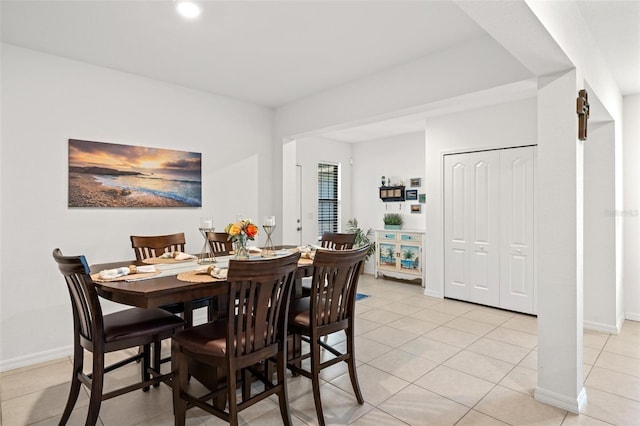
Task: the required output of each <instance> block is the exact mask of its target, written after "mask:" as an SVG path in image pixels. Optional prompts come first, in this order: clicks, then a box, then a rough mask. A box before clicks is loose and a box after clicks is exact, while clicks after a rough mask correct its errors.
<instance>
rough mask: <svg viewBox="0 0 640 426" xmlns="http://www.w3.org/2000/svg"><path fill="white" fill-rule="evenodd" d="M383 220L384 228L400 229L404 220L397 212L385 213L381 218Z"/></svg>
mask: <svg viewBox="0 0 640 426" xmlns="http://www.w3.org/2000/svg"><path fill="white" fill-rule="evenodd" d="M382 221H383V222H384V229H402V224H403V223H404V220H403V219H402V215H400V214H399V213H385V215H384V217H383V218H382Z"/></svg>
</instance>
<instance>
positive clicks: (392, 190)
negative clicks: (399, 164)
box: [380, 186, 404, 202]
mask: <svg viewBox="0 0 640 426" xmlns="http://www.w3.org/2000/svg"><path fill="white" fill-rule="evenodd" d="M380 199H381V200H382V201H384V202H388V201H404V186H381V187H380Z"/></svg>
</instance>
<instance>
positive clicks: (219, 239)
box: [207, 231, 233, 254]
mask: <svg viewBox="0 0 640 426" xmlns="http://www.w3.org/2000/svg"><path fill="white" fill-rule="evenodd" d="M207 241H209V246H210V247H211V251H212V252H213V254H227V253H229V252H230V251H232V250H233V241H231V240H229V234H227V233H226V232H212V231H209V232H207Z"/></svg>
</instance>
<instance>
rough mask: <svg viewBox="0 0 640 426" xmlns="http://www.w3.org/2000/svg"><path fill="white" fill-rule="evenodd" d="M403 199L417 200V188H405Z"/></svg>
mask: <svg viewBox="0 0 640 426" xmlns="http://www.w3.org/2000/svg"><path fill="white" fill-rule="evenodd" d="M404 194H405V199H406V200H408V201H411V200H417V199H418V190H417V189H407V190H406V191H405V192H404Z"/></svg>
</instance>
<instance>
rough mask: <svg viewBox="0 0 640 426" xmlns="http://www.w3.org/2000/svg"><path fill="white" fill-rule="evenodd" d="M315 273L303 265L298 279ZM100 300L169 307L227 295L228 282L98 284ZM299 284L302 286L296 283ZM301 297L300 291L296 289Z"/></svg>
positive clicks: (167, 280)
mask: <svg viewBox="0 0 640 426" xmlns="http://www.w3.org/2000/svg"><path fill="white" fill-rule="evenodd" d="M294 247H295V246H291V245H286V246H278V247H276V248H277V249H290V248H294ZM129 265H143V263H142V262H141V261H137V260H125V261H120V262H109V263H99V264H95V265H91V273H92V274H96V273H98V272H100V271H102V270H104V269H113V268H119V267H121V266H129ZM312 272H313V265H312V264H311V263H304V262H302V261H301V262H300V264H299V265H298V269H297V271H296V279H299V278H302V277H306V276H310V275H311V274H312ZM94 284H95V287H96V290H97V291H98V294H99V295H100V297H103V298H105V299H108V300H111V301H113V302H118V303H122V304H125V305H129V306H137V307H140V308H157V307H159V306H162V305H165V304H167V303H173V302H187V301H191V300H194V299H197V298H200V297H210V296H217V295H220V294H223V293H225V292H226V287H225V282H224V281H214V282H211V283H189V282H185V281H180V280H179V279H178V278H177V277H176V276H168V277H158V278H150V279H146V280H143V281H134V282H125V281H112V282H95V283H94ZM296 284H299V282H296ZM295 290H296V291H297V292H298V293H297V294H300V289H299V287H298V288H297V289H295Z"/></svg>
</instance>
